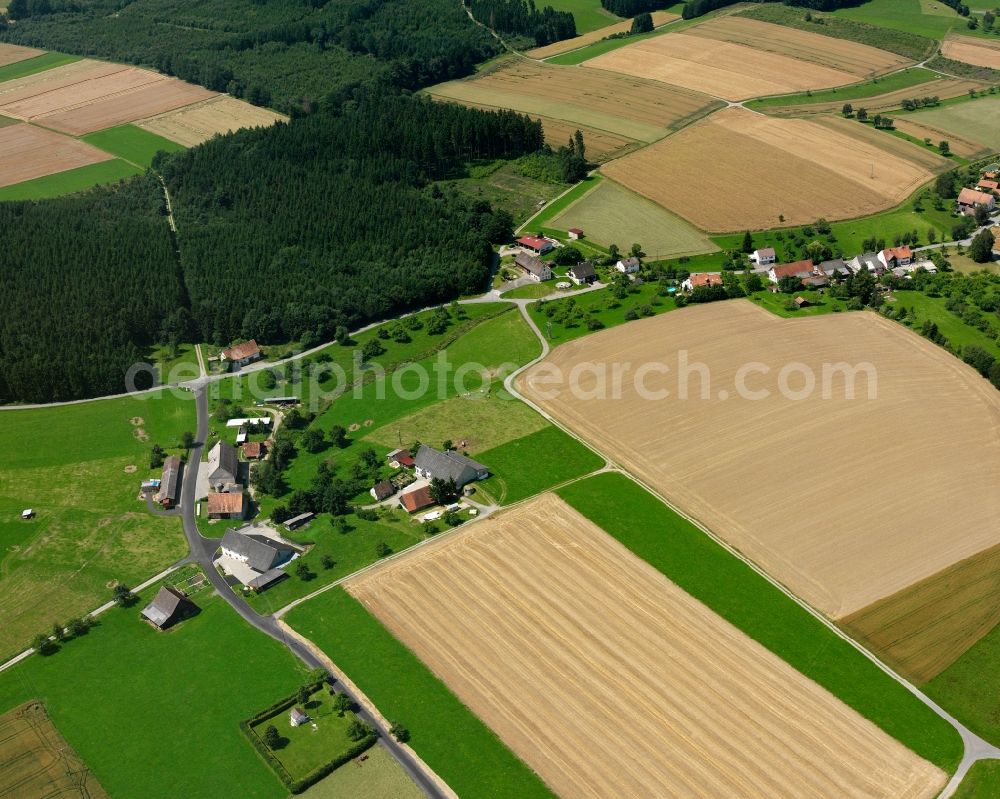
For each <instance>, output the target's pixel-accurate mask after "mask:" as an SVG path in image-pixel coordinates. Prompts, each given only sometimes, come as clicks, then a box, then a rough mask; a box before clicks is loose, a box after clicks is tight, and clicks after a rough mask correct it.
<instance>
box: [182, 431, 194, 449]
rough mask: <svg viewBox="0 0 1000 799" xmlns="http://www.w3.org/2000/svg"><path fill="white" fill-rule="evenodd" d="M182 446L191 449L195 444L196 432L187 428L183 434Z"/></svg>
mask: <svg viewBox="0 0 1000 799" xmlns="http://www.w3.org/2000/svg"><path fill="white" fill-rule="evenodd" d="M181 446H182V447H184V449H186V450H187V449H191V447H193V446H194V433H192V432H191V431H190V430H185V431H184V432H183V433H182V434H181Z"/></svg>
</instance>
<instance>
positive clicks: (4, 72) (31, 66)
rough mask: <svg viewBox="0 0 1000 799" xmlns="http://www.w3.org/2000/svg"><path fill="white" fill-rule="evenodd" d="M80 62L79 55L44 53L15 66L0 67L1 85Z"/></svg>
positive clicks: (18, 62)
mask: <svg viewBox="0 0 1000 799" xmlns="http://www.w3.org/2000/svg"><path fill="white" fill-rule="evenodd" d="M79 60H80V56H78V55H68V54H67V53H43V54H42V55H36V56H35V57H34V58H26V59H25V60H24V61H15V62H14V63H13V64H7V65H6V66H3V67H0V83H3V82H4V81H5V80H14V79H15V78H23V77H25V76H27V75H34V74H35V73H36V72H44V71H45V70H47V69H55V68H56V67H61V66H64V65H65V64H72V63H73V62H74V61H79Z"/></svg>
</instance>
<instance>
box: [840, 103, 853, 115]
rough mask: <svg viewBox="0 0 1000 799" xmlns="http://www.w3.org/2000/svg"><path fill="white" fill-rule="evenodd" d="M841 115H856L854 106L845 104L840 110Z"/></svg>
mask: <svg viewBox="0 0 1000 799" xmlns="http://www.w3.org/2000/svg"><path fill="white" fill-rule="evenodd" d="M840 113H842V114H843V115H844V116H845V117H849V116H850V115H851V114H853V113H854V106H853V105H851V104H850V103H844V107H843V108H841V109H840Z"/></svg>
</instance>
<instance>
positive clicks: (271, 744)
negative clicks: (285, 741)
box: [264, 724, 281, 749]
mask: <svg viewBox="0 0 1000 799" xmlns="http://www.w3.org/2000/svg"><path fill="white" fill-rule="evenodd" d="M280 742H281V736H280V735H278V728H277V727H275V726H274V725H273V724H268V725H267V729H265V730H264V743H265V744H267V748H268V749H274V748H276V747H277V746H278V744H279V743H280Z"/></svg>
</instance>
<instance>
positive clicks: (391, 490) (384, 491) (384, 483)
mask: <svg viewBox="0 0 1000 799" xmlns="http://www.w3.org/2000/svg"><path fill="white" fill-rule="evenodd" d="M368 493H369V494H371V495H372V499H374V500H375V501H376V502H381V501H382V500H383V499H388V498H389V497H391V496H392V495H393V494H395V493H396V487H395V486H394V485H393V484H392V483H390V482H389V481H388V480H379V481H378V482H377V483H375V485H373V486H372V487H371V490H370V491H369V492H368Z"/></svg>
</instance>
